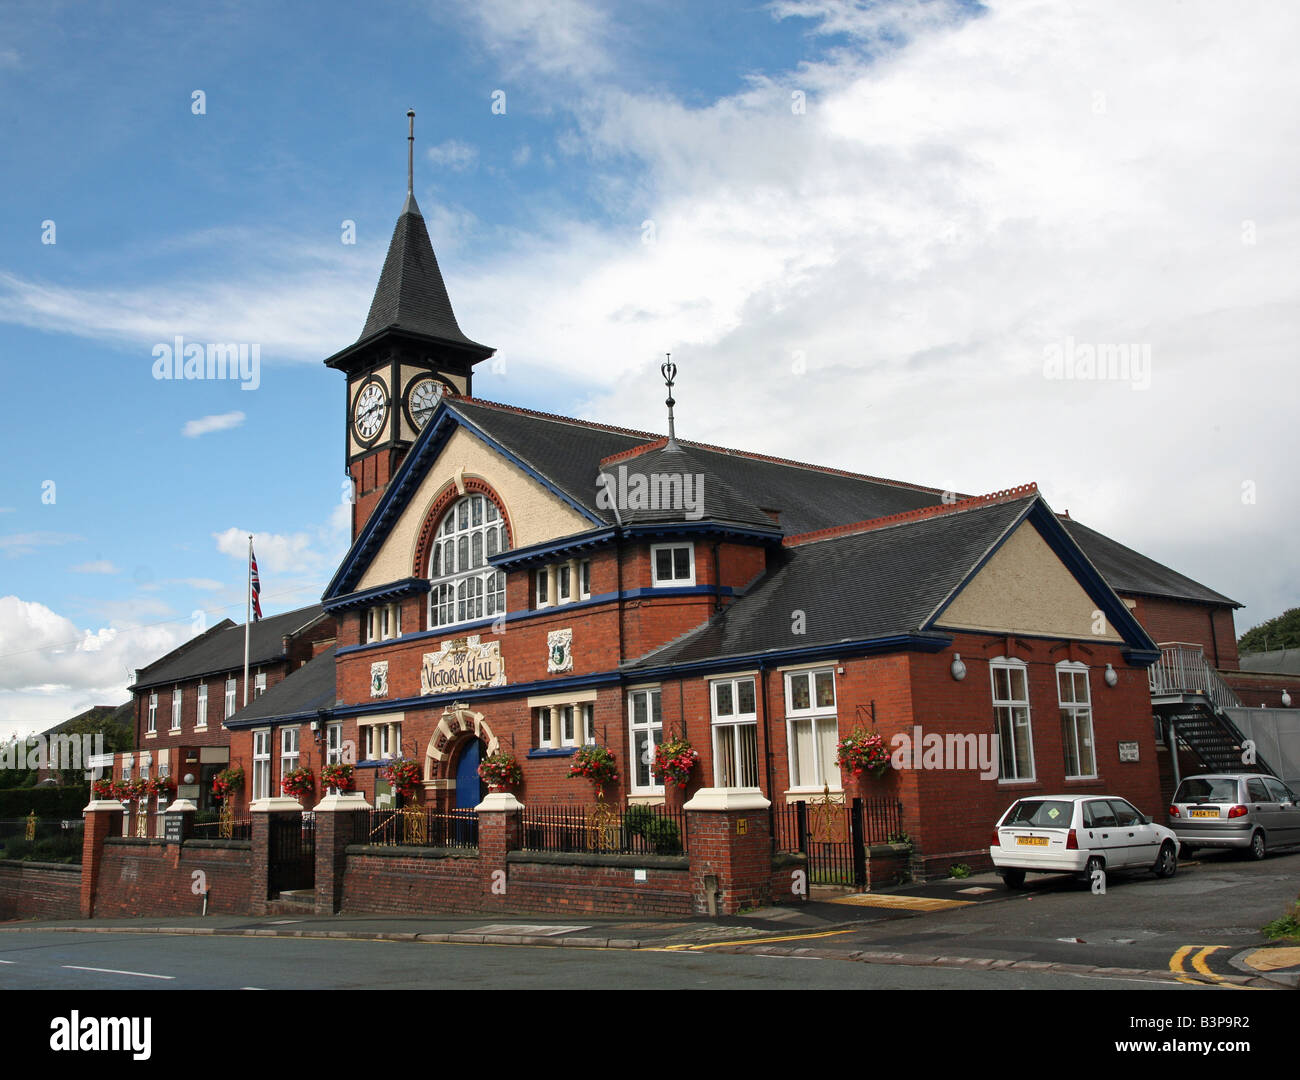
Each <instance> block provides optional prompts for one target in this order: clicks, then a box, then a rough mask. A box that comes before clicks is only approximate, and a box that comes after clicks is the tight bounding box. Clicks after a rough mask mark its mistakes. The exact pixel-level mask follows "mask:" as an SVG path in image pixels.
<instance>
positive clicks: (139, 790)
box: [122, 778, 149, 799]
mask: <svg viewBox="0 0 1300 1080" xmlns="http://www.w3.org/2000/svg"><path fill="white" fill-rule="evenodd" d="M122 792H123V794H122V798H124V799H143V798H145V797H146V796H147V795H148V794H149V781H148V780H141V779H139V778H137V779H135V780H128V781H127V782H126V783H124V784H123V785H122Z"/></svg>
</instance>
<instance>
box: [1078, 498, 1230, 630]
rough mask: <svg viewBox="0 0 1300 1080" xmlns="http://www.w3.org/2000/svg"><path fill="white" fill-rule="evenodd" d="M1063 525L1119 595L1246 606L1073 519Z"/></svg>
mask: <svg viewBox="0 0 1300 1080" xmlns="http://www.w3.org/2000/svg"><path fill="white" fill-rule="evenodd" d="M1061 524H1062V525H1064V526H1065V531H1066V532H1068V533H1069V534H1070V536H1071V538H1073V540H1074V542H1075V543H1076V544H1078V545H1079V547H1081V548H1082V549H1083V553H1084V554H1085V555H1087V556H1088V558H1089V559H1090V560H1091V561H1092V564H1093V565H1094V566H1095V567H1096V568H1097V569H1098V570H1100V571H1101V575H1102V577H1104V578H1105V579H1106V581H1107V582H1108V583H1109V585H1110V587H1111V588H1112V589H1114V590H1115V591H1116V592H1118V593H1137V594H1139V595H1142V596H1166V597H1171V598H1173V599H1177V600H1196V601H1200V602H1201V603H1205V604H1226V605H1228V606H1229V607H1234V608H1239V607H1241V606H1242V605H1241V604H1239V603H1237V601H1236V600H1231V599H1229V598H1228V597H1226V596H1224V595H1223V594H1222V593H1218V592H1215V591H1214V590H1213V589H1210V588H1207V587H1206V586H1204V585H1202V584H1201V583H1200V582H1198V581H1193V580H1192V579H1191V578H1189V577H1186V576H1185V575H1183V574H1180V573H1179V572H1178V571H1177V570H1171V569H1169V567H1167V566H1165V565H1163V564H1161V563H1158V562H1156V561H1155V559H1150V558H1148V557H1147V556H1145V555H1143V554H1142V553H1141V552H1138V551H1134V550H1133V549H1132V548H1130V547H1125V546H1124V545H1123V544H1121V543H1120V542H1119V541H1118V540H1112V539H1111V538H1110V537H1109V536H1104V535H1102V534H1101V533H1099V532H1097V531H1096V530H1095V529H1090V528H1088V526H1086V525H1082V524H1080V523H1079V522H1077V521H1075V520H1073V519H1072V518H1062V519H1061Z"/></svg>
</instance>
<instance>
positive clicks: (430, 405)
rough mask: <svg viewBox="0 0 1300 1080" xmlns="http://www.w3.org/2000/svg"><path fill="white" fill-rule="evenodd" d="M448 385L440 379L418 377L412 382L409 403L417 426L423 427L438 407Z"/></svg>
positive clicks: (413, 420)
mask: <svg viewBox="0 0 1300 1080" xmlns="http://www.w3.org/2000/svg"><path fill="white" fill-rule="evenodd" d="M446 390H447V387H446V385H445V384H444V383H442V382H441V381H440V380H438V379H417V380H416V381H415V382H413V383H412V384H411V391H410V394H409V395H408V396H407V399H406V400H407V404H408V407H409V408H410V410H411V420H412V422H414V424H415V426H416V427H417V428H423V427H424V425H425V424H427V423H428V422H429V417H430V416H432V415H433V410H434V409H436V408H437V407H438V402H439V401H441V400H442V395H443V394H444V393H446Z"/></svg>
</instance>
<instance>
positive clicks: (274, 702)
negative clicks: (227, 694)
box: [224, 645, 338, 727]
mask: <svg viewBox="0 0 1300 1080" xmlns="http://www.w3.org/2000/svg"><path fill="white" fill-rule="evenodd" d="M335 667H336V665H335V663H334V646H333V645H331V646H330V647H329V648H328V649H326V650H325V651H324V652H322V653H321V654H320V655H319V656H314V657H312V658H311V659H310V660H309V661H307V663H305V664H303V666H302V667H300V668H299V669H298V670H297V671H293V672H290V673H289V674H288V675H287V676H285V678H283V679H281V680H280V681H279V682H278V683H276V684H275V685H274V686H272V687H271V688H270V689H269V690H267V692H266V693H265V694H263V695H262V696H261V697H259V698H255V699H254V700H253V701H250V702H249V703H248V704H247V705H245V706H244V707H243V708H242V709H240V710H239V711H238V712H236V713H235V715H234V716H232V717H230V718H229V719H227V720H226V721H225V722H224V726H226V727H237V726H243V725H244V724H246V723H248V722H251V721H254V720H278V719H280V718H282V717H290V716H302V715H312V714H315V712H316V711H317V710H318V709H331V708H333V707H334V703H335V702H336V701H337V700H338V692H337V690H336V689H335V680H334V672H335Z"/></svg>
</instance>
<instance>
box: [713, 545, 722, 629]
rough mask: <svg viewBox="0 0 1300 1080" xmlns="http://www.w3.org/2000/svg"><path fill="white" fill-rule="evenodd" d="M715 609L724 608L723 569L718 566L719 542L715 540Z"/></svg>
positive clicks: (716, 610) (717, 610) (715, 610)
mask: <svg viewBox="0 0 1300 1080" xmlns="http://www.w3.org/2000/svg"><path fill="white" fill-rule="evenodd" d="M713 588H714V593H713V610H714V612H719V611H721V610H722V571H721V570H720V569H719V566H718V542H717V541H716V540H715V541H713Z"/></svg>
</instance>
